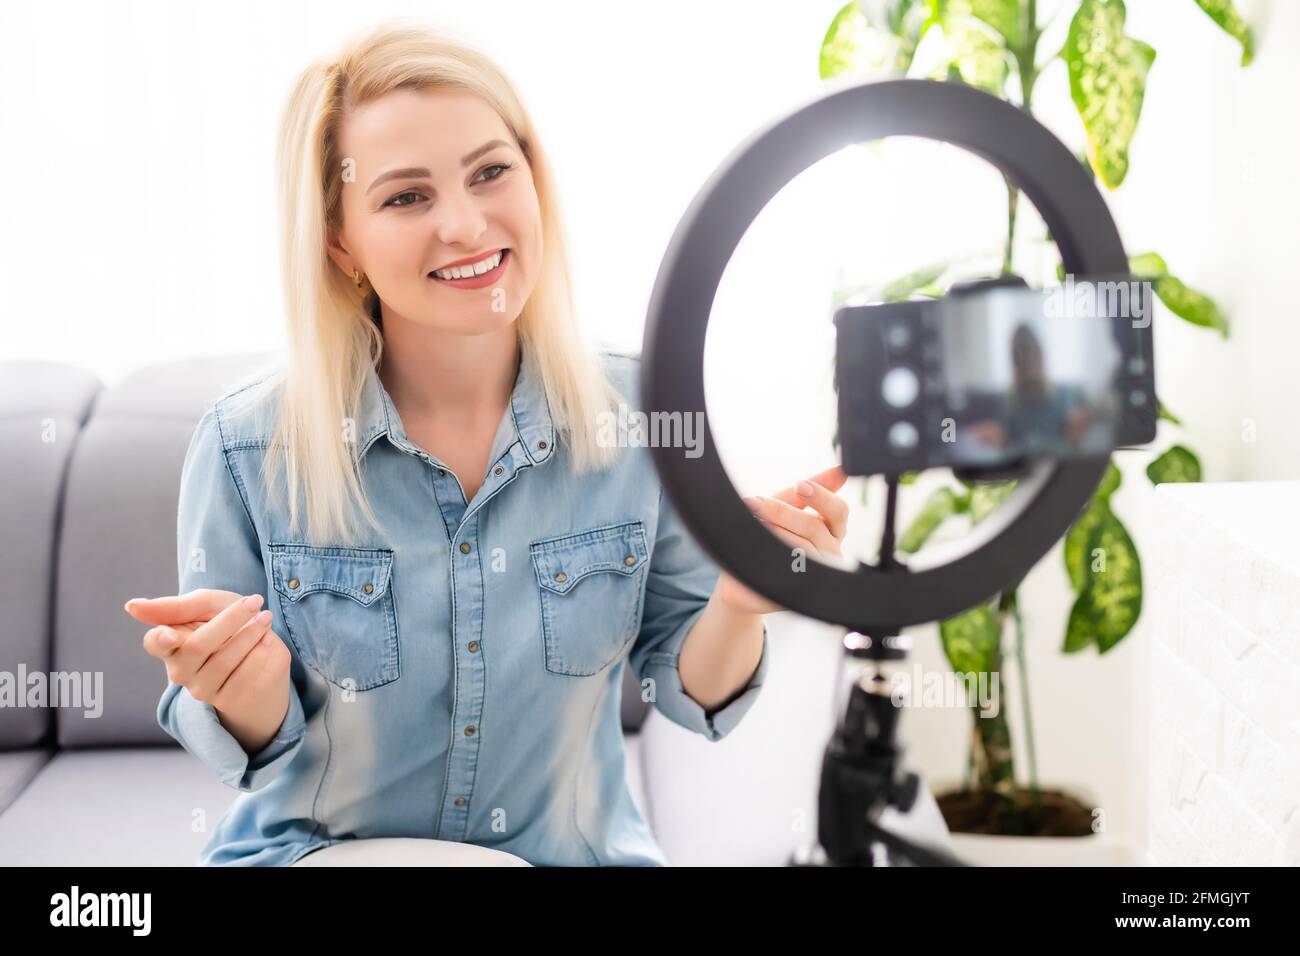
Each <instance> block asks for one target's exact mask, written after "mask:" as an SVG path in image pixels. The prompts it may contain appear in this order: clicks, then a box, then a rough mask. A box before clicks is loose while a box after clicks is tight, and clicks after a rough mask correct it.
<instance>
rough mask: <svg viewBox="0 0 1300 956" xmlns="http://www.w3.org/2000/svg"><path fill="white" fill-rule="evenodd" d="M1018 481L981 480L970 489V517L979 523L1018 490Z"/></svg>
mask: <svg viewBox="0 0 1300 956" xmlns="http://www.w3.org/2000/svg"><path fill="white" fill-rule="evenodd" d="M1017 484H1018V482H1017V481H1014V480H1012V481H981V482H978V483H976V484H975V485H974V486H972V488H971V490H970V518H971V522H972V523H974V524H979V523H980V522H981V521H983V520H984V519H985V518H987V517H988V516H989V515H991V514H992V513H993V512H995V511H997V509H998V506H999V505H1000V504H1002V502H1004V501H1006V500H1007V497H1008V496H1009V495H1010V494H1011V492H1013V491H1015V490H1016V485H1017Z"/></svg>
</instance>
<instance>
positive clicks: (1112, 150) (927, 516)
mask: <svg viewBox="0 0 1300 956" xmlns="http://www.w3.org/2000/svg"><path fill="white" fill-rule="evenodd" d="M1189 2H1195V3H1196V4H1197V5H1198V6H1199V7H1200V8H1201V9H1202V10H1203V11H1204V12H1205V13H1206V14H1207V15H1208V16H1209V18H1210V19H1211V20H1212V21H1213V22H1214V23H1216V24H1218V25H1219V27H1221V28H1222V29H1223V30H1225V31H1227V32H1228V33H1229V34H1230V35H1232V36H1233V37H1235V38H1236V39H1237V40H1238V41H1239V42H1240V44H1241V50H1242V53H1241V64H1242V65H1243V66H1245V65H1247V64H1249V63H1250V61H1251V58H1252V56H1253V42H1254V41H1253V37H1252V34H1251V31H1250V28H1249V27H1248V26H1247V25H1246V23H1245V22H1244V21H1243V20H1242V18H1241V16H1240V15H1239V14H1238V12H1237V10H1236V9H1235V8H1234V5H1233V3H1232V2H1231V0H1189ZM1062 14H1067V15H1069V16H1070V19H1069V22H1068V29H1066V30H1065V33H1064V40H1063V42H1062V43H1061V45H1060V46H1059V48H1056V49H1047V50H1046V51H1044V49H1042V48H1041V47H1040V41H1041V40H1042V39H1043V36H1044V34H1045V33H1048V31H1049V28H1050V26H1051V23H1050V22H1049V23H1047V24H1042V25H1040V24H1039V22H1038V15H1037V4H1036V2H1035V0H855V2H851V3H848V4H846V5H845V6H844V7H843V8H841V9H840V10H839V12H838V13H837V14H836V15H835V17H834V19H833V20H832V22H831V24H830V27H829V29H828V30H827V32H826V35H825V38H824V40H823V42H822V46H821V50H820V58H819V67H820V73H821V76H822V77H823V78H824V79H831V78H839V77H844V76H854V77H862V78H888V77H899V76H924V77H927V78H931V79H942V80H948V81H952V82H960V83H966V84H969V85H972V86H976V87H979V88H981V89H983V90H985V91H987V92H989V93H992V94H994V95H996V96H999V97H1002V98H1004V99H1007V100H1008V101H1009V102H1013V103H1015V104H1016V105H1017V106H1019V107H1020V108H1022V109H1024V110H1026V111H1028V112H1031V113H1032V111H1033V108H1034V88H1035V83H1036V81H1037V79H1038V78H1039V76H1040V75H1041V74H1042V72H1043V71H1044V70H1046V69H1050V68H1054V67H1055V66H1056V65H1057V64H1058V61H1059V66H1060V67H1062V68H1064V69H1065V70H1066V71H1067V73H1068V77H1069V86H1070V95H1071V99H1072V100H1073V103H1074V107H1075V109H1076V112H1077V114H1078V117H1079V119H1080V121H1081V122H1082V124H1083V129H1084V132H1085V134H1086V140H1087V149H1086V155H1084V156H1082V157H1081V158H1080V161H1081V162H1082V163H1084V165H1085V166H1086V167H1087V168H1089V169H1090V170H1091V172H1092V173H1093V174H1094V176H1095V177H1096V178H1097V179H1099V180H1100V181H1101V183H1102V184H1103V185H1104V186H1105V187H1106V188H1107V189H1109V190H1113V189H1115V188H1117V187H1118V186H1119V185H1120V184H1121V183H1122V182H1123V181H1124V178H1125V176H1126V174H1127V172H1128V168H1129V145H1130V143H1131V141H1132V139H1133V134H1134V132H1135V130H1136V129H1137V124H1138V120H1139V118H1140V116H1141V111H1142V100H1143V96H1144V93H1145V88H1146V78H1147V74H1148V71H1149V70H1150V69H1151V67H1152V63H1153V61H1154V59H1155V50H1154V49H1152V47H1150V46H1149V45H1148V44H1146V43H1144V42H1143V41H1142V40H1140V39H1137V38H1135V37H1131V36H1128V35H1127V34H1126V33H1125V32H1124V21H1125V7H1124V4H1123V2H1122V0H1079V2H1070V3H1063V4H1062V5H1061V7H1060V8H1059V9H1058V11H1057V13H1056V14H1055V15H1054V18H1055V17H1059V16H1061V15H1062ZM1057 32H1058V34H1059V32H1060V31H1059V30H1058V31H1057ZM923 40H925V41H926V42H927V45H928V46H929V47H931V50H930V53H931V56H930V58H929V59H930V61H931V63H935V62H937V64H938V65H937V67H932V68H929V69H927V68H925V67H920V66H919V64H920V63H921V62H922V61H923V60H924V59H925V58H924V57H919V56H918V50H920V49H922V41H923ZM936 41H937V42H938V43H941V44H942V46H940V47H939V48H938V49H939V51H940V52H939V55H938V56H937V58H936V57H935V56H934V55H933V52H934V51H933V46H934V44H935V42H936ZM1044 54H1045V55H1044ZM1019 198H1020V196H1019V190H1017V189H1016V188H1015V187H1014V186H1013V185H1012V184H1011V183H1010V182H1008V183H1007V232H1006V240H1005V245H1004V249H1003V255H1002V265H1001V273H1002V274H1004V275H1005V274H1013V273H1015V272H1016V269H1015V268H1014V267H1015V266H1016V265H1017V263H1016V262H1015V261H1013V260H1014V259H1015V257H1016V254H1017V251H1018V250H1019V249H1021V248H1022V247H1023V243H1022V245H1021V246H1017V245H1016V243H1015V239H1016V229H1017V219H1018V215H1017V213H1018V205H1019ZM1042 238H1043V239H1044V245H1050V249H1051V253H1052V254H1053V255H1054V256H1055V257H1056V263H1057V265H1056V269H1055V273H1056V276H1057V277H1058V278H1059V279H1064V274H1063V270H1062V269H1061V267H1060V264H1059V255H1057V254H1056V250H1055V246H1054V244H1051V239H1050V236H1046V235H1044V236H1043V237H1042ZM1040 248H1041V247H1040ZM1129 267H1130V271H1131V272H1132V273H1133V275H1134V276H1135V278H1138V279H1145V280H1149V281H1150V282H1151V284H1152V288H1153V289H1154V291H1155V292H1156V295H1157V296H1158V298H1159V299H1160V301H1161V302H1162V303H1163V304H1164V306H1165V308H1167V309H1168V310H1169V311H1170V312H1172V313H1173V314H1174V315H1176V316H1178V317H1179V318H1181V319H1183V320H1184V321H1187V322H1190V323H1192V324H1193V325H1197V326H1201V327H1204V328H1206V329H1210V330H1214V331H1217V332H1218V333H1219V334H1220V335H1221V336H1223V337H1225V338H1226V337H1227V335H1228V322H1227V319H1226V318H1225V316H1224V314H1223V312H1222V310H1220V309H1219V307H1218V306H1217V305H1216V304H1215V302H1214V301H1213V300H1212V299H1210V298H1209V297H1208V296H1206V295H1204V294H1202V293H1200V292H1197V291H1196V290H1194V289H1192V288H1190V287H1188V286H1187V285H1185V284H1184V283H1183V282H1182V281H1181V280H1180V279H1179V278H1177V277H1176V276H1175V275H1173V274H1172V273H1170V271H1169V269H1168V267H1167V265H1166V263H1165V261H1164V260H1163V259H1162V258H1161V257H1160V256H1159V255H1158V254H1156V253H1154V252H1146V253H1142V254H1139V255H1134V256H1131V257H1130V262H1129ZM1030 271H1035V270H1033V269H1031V270H1030ZM1037 271H1038V272H1042V269H1041V267H1040V268H1039V269H1038V270H1037ZM985 275H987V272H986V273H985ZM972 277H979V276H978V275H977V276H972V275H969V274H966V273H964V272H963V266H962V264H961V263H936V264H933V265H931V266H927V267H925V268H922V269H919V270H917V271H916V272H913V273H911V274H910V275H906V276H903V277H901V278H899V279H897V280H895V281H893V282H890V283H888V284H886V285H884V286H877V287H871V288H866V287H858V288H856V289H853V288H846V289H840V290H837V292H836V295H835V298H834V304H835V305H836V306H838V305H840V304H842V303H844V302H846V301H848V300H849V299H850V298H851V297H853V296H854V295H857V294H861V293H863V292H866V293H867V295H868V298H869V299H875V300H878V301H879V300H883V301H897V300H900V299H906V298H909V297H914V296H939V295H943V294H944V292H945V291H946V290H947V288H948V287H949V286H950V285H951V284H952V283H953V282H954V281H957V280H958V279H966V278H972ZM1034 278H1037V279H1039V280H1041V279H1042V278H1043V276H1041V275H1038V276H1035V277H1034ZM1159 416H1160V418H1161V419H1163V420H1165V421H1167V422H1170V423H1171V424H1173V425H1180V424H1181V422H1180V421H1179V419H1178V418H1177V417H1176V416H1174V415H1173V414H1172V413H1171V412H1170V411H1169V410H1168V409H1167V408H1165V406H1164V405H1163V403H1160V404H1159ZM836 443H837V444H838V442H836ZM1146 473H1147V476H1148V477H1149V479H1150V480H1151V481H1152V482H1153V483H1159V482H1163V481H1198V480H1200V475H1201V467H1200V461H1199V459H1198V458H1197V456H1196V454H1195V453H1194V452H1192V451H1191V450H1190V449H1188V448H1187V447H1185V446H1184V445H1182V444H1178V443H1175V444H1173V445H1171V446H1170V447H1169V448H1167V449H1166V450H1165V451H1164V452H1163V453H1162V454H1160V455H1159V456H1158V457H1157V458H1155V460H1154V461H1152V462H1151V464H1150V465H1149V466H1148V467H1147V469H1146ZM915 477H916V476H915V475H904V476H902V478H901V479H900V480H901V481H902V483H904V484H911V483H912V482H913V480H914V479H915ZM1119 484H1120V470H1119V469H1118V468H1117V467H1116V465H1115V461H1114V457H1113V456H1112V460H1111V463H1110V466H1109V467H1108V469H1107V471H1106V474H1105V477H1104V478H1103V480H1102V481H1101V483H1100V485H1099V487H1098V488H1097V490H1096V492H1095V493H1094V494H1093V496H1092V499H1091V500H1090V502H1089V503H1088V505H1087V507H1086V508H1085V509H1084V510H1083V511H1082V513H1081V514H1080V516H1079V517H1078V519H1077V520H1076V521H1075V522H1074V523H1073V525H1072V526H1071V527H1070V529H1069V530H1068V532H1067V534H1066V536H1065V541H1064V560H1065V566H1066V570H1067V572H1068V574H1069V580H1070V584H1071V587H1072V588H1073V591H1074V595H1075V598H1074V603H1073V606H1072V608H1071V610H1070V614H1069V617H1068V619H1067V620H1066V621H1065V622H1063V624H1064V626H1063V631H1064V637H1063V640H1062V645H1061V650H1062V651H1063V652H1064V653H1067V654H1078V653H1083V652H1085V651H1087V650H1088V649H1090V648H1095V650H1096V652H1097V653H1098V654H1105V653H1106V652H1107V651H1109V650H1111V649H1112V648H1114V647H1115V646H1116V645H1118V644H1119V643H1120V641H1122V640H1123V639H1124V638H1125V636H1126V635H1128V633H1129V632H1130V631H1131V630H1132V628H1133V626H1134V625H1135V624H1136V622H1137V620H1138V617H1139V615H1140V613H1141V609H1142V563H1141V560H1140V556H1139V553H1138V550H1137V547H1136V545H1135V544H1134V542H1133V540H1132V538H1131V537H1130V536H1129V533H1128V531H1127V529H1126V528H1125V527H1124V524H1123V522H1122V521H1121V520H1120V518H1119V516H1118V515H1117V514H1116V513H1115V511H1114V510H1113V509H1112V507H1111V504H1110V502H1111V497H1112V495H1113V493H1114V491H1115V489H1116V488H1117V487H1119ZM1014 487H1015V482H1014V481H1002V482H991V483H983V482H981V483H968V482H961V481H956V480H955V479H954V481H953V482H952V483H951V484H950V485H948V486H944V487H940V488H938V489H936V490H934V491H933V492H932V493H931V494H930V495H929V497H928V498H927V499H926V500H925V502H924V504H923V506H922V507H921V509H920V511H919V513H918V514H917V515H916V517H915V519H914V520H913V521H912V522H911V524H910V525H909V526H908V527H907V528H906V530H905V531H904V533H903V534H902V535H901V536H900V537H899V540H898V550H899V551H901V552H904V553H915V552H917V551H918V550H920V549H921V548H922V547H923V546H924V545H925V543H926V542H927V540H929V539H930V538H931V536H932V535H934V534H935V532H936V531H938V530H939V529H940V528H941V527H943V526H945V525H947V524H948V523H949V522H950V521H963V520H964V521H966V522H968V523H970V524H974V523H978V522H980V521H982V520H983V519H984V518H986V517H987V516H988V515H989V514H991V513H992V512H993V511H994V510H996V508H997V507H998V506H999V505H1000V504H1001V502H1002V501H1003V499H1005V498H1006V497H1007V495H1008V494H1009V493H1010V492H1011V491H1012V490H1013V489H1014ZM865 490H866V485H865V483H864V485H863V491H864V495H865ZM1019 585H1020V582H1014V583H1012V584H1011V585H1009V586H1008V588H1007V589H1006V590H1005V591H1003V592H1002V593H1001V594H999V595H996V596H995V597H993V598H991V599H990V600H989V601H988V602H987V603H985V604H980V605H977V606H976V607H973V608H970V609H968V610H966V611H964V612H962V613H960V614H957V615H955V616H953V617H950V618H947V619H946V620H943V621H941V622H939V634H940V638H941V641H942V645H943V650H944V654H945V656H946V658H947V660H948V663H949V664H950V665H951V667H952V668H953V670H954V671H956V672H957V673H958V674H961V675H970V676H971V677H975V676H979V677H981V678H983V679H987V678H988V676H989V675H993V674H998V673H1000V672H1001V671H1002V668H1003V666H1004V663H1005V659H1006V658H1007V657H1014V659H1015V662H1016V666H1017V668H1018V677H1019V680H1018V685H1019V693H1020V697H1021V701H1020V704H1021V713H1022V723H1023V728H1024V732H1025V744H1026V746H1025V752H1026V754H1027V756H1028V768H1027V772H1026V773H1025V774H1024V778H1025V779H1024V782H1023V783H1022V781H1021V775H1020V774H1019V773H1018V772H1017V769H1018V768H1017V767H1016V765H1015V760H1014V758H1013V752H1014V748H1013V746H1012V734H1011V727H1010V725H1009V724H1008V720H1007V711H1006V708H1004V707H1002V706H1001V702H1000V701H992V702H991V703H992V706H989V707H988V708H987V709H986V711H985V712H984V713H981V710H980V707H979V706H978V705H975V706H973V707H972V708H971V713H972V725H971V736H970V759H969V761H968V767H967V773H966V779H965V781H964V784H963V785H962V786H960V787H959V788H958V789H955V790H952V791H950V792H946V793H941V794H938V795H937V799H938V802H939V806H940V809H941V810H942V812H943V814H944V816H945V818H946V820H947V821H948V825H949V828H950V829H951V830H952V831H953V832H954V834H957V835H958V838H957V843H958V846H959V852H962V853H964V854H965V855H966V856H967V857H968V858H972V859H974V861H975V862H984V863H1010V862H1037V863H1053V862H1060V863H1066V862H1069V863H1077V862H1080V861H1081V857H1080V855H1079V853H1078V852H1077V848H1078V846H1079V844H1078V840H1079V838H1080V837H1085V838H1092V839H1091V840H1090V841H1088V842H1089V843H1091V844H1093V845H1094V849H1095V850H1096V852H1094V853H1093V857H1094V859H1093V862H1098V863H1118V862H1127V861H1126V860H1124V859H1123V858H1122V856H1121V855H1120V854H1118V852H1117V851H1116V849H1115V847H1113V846H1110V845H1106V843H1105V841H1104V840H1103V839H1101V838H1098V837H1097V833H1098V831H1099V830H1100V829H1101V827H1100V823H1099V818H1098V815H1097V814H1096V813H1095V812H1094V810H1093V807H1092V804H1091V802H1090V801H1089V800H1088V799H1086V796H1085V795H1082V794H1079V793H1070V792H1067V791H1066V790H1063V789H1055V788H1047V787H1043V786H1040V784H1039V781H1038V774H1037V767H1036V759H1035V749H1034V738H1033V722H1032V719H1031V716H1030V708H1029V691H1028V674H1027V673H1026V671H1025V666H1024V662H1025V633H1024V623H1023V619H1022V616H1021V613H1020V602H1019V594H1018V592H1019ZM1008 631H1009V632H1010V649H1009V650H1008V649H1007V647H1006V644H1007V641H1006V640H1005V636H1006V635H1007V632H1008ZM972 683H973V682H972ZM980 686H986V685H985V684H984V683H981V684H980ZM987 686H993V687H1000V686H1001V683H1000V682H999V681H991V682H989V684H988V685H987ZM965 834H978V835H980V836H978V837H966V836H963V835H965ZM1025 837H1033V838H1036V839H1034V840H1032V841H1028V842H1027V841H1025V840H1024V838H1025ZM1067 847H1068V848H1069V849H1071V850H1076V852H1064V851H1065V850H1066V848H1067Z"/></svg>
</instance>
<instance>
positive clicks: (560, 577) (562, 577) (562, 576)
mask: <svg viewBox="0 0 1300 956" xmlns="http://www.w3.org/2000/svg"><path fill="white" fill-rule="evenodd" d="M555 580H557V581H559V582H560V583H561V584H563V583H564V582H565V581H567V580H569V576H568V575H567V574H565V573H564V572H563V571H561V572H560V573H559V574H557V575H556V576H555Z"/></svg>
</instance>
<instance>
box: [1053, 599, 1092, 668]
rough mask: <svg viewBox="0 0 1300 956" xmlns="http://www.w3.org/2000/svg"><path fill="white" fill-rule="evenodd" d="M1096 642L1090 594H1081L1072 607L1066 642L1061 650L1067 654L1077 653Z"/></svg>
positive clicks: (1067, 624) (1066, 630)
mask: <svg viewBox="0 0 1300 956" xmlns="http://www.w3.org/2000/svg"><path fill="white" fill-rule="evenodd" d="M1096 643H1097V634H1096V632H1095V631H1094V630H1093V624H1092V614H1091V612H1090V610H1089V608H1088V596H1087V594H1080V595H1079V596H1078V597H1076V598H1075V599H1074V605H1073V606H1072V607H1071V608H1070V619H1069V621H1067V622H1066V625H1065V643H1064V644H1062V645H1061V651H1062V652H1063V653H1065V654H1077V653H1078V652H1079V651H1081V650H1083V649H1085V648H1087V647H1091V646H1092V645H1093V644H1096Z"/></svg>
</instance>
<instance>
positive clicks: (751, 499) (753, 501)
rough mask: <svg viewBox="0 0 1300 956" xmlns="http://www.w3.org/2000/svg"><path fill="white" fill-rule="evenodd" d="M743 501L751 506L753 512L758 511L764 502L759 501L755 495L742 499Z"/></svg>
mask: <svg viewBox="0 0 1300 956" xmlns="http://www.w3.org/2000/svg"><path fill="white" fill-rule="evenodd" d="M741 501H743V502H745V504H747V505H749V507H750V509H751V510H754V509H757V508H759V507H760V506H761V505H762V504H763V502H761V501H759V500H758V499H757V498H755V497H754V496H753V495H745V496H744V497H743V498H741Z"/></svg>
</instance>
